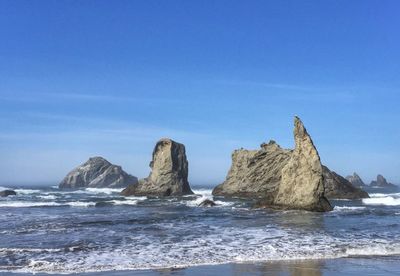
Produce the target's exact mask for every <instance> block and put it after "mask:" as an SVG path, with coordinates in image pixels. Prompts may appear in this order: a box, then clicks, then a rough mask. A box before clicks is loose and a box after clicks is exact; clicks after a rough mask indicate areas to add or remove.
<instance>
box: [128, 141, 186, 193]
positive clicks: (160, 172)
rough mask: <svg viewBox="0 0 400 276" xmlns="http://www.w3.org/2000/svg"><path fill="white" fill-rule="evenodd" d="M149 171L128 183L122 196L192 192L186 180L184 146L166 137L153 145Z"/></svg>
mask: <svg viewBox="0 0 400 276" xmlns="http://www.w3.org/2000/svg"><path fill="white" fill-rule="evenodd" d="M150 168H151V173H150V175H149V176H148V177H147V178H144V179H140V181H139V183H137V184H133V185H129V186H128V187H127V188H126V189H124V190H123V191H122V192H121V194H122V195H124V196H131V195H135V196H160V197H164V196H181V195H188V194H193V192H192V190H191V189H190V186H189V182H188V161H187V158H186V151H185V146H184V145H183V144H181V143H178V142H175V141H173V140H171V139H168V138H163V139H161V140H159V141H158V142H157V144H156V146H155V147H154V150H153V157H152V161H151V162H150Z"/></svg>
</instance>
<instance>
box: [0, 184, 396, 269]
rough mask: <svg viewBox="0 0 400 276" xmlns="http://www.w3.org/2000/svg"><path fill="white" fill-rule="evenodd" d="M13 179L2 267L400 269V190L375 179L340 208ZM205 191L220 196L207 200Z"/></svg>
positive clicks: (1, 240) (201, 190)
mask: <svg viewBox="0 0 400 276" xmlns="http://www.w3.org/2000/svg"><path fill="white" fill-rule="evenodd" d="M8 188H11V189H14V190H15V191H16V192H17V194H18V195H17V196H10V197H6V198H0V273H23V274H26V273H39V274H40V273H55V274H61V273H63V274H64V273H94V274H107V273H110V272H113V273H116V272H118V273H119V274H121V275H128V274H129V273H128V272H131V273H139V272H140V273H151V275H152V274H158V273H161V274H163V273H164V272H165V271H175V270H179V271H186V272H185V273H189V272H190V271H191V272H192V273H189V274H193V275H195V274H196V273H197V275H202V274H207V273H205V272H206V271H216V274H218V275H221V273H222V274H225V273H223V272H221V270H222V271H225V272H227V274H229V271H231V270H232V269H233V268H240V269H241V268H243V267H249V266H250V267H252V268H253V269H256V268H257V267H260V266H261V267H262V268H263V269H265V267H267V268H271V269H274V264H280V265H281V266H283V267H285V268H286V269H287V268H288V267H290V264H293V263H294V264H299V263H300V264H304V263H306V264H307V265H309V264H310V262H311V266H312V267H314V265H313V264H314V263H316V264H321V263H324V264H331V266H332V267H334V268H335V269H336V268H338V267H339V268H340V267H342V268H343V269H345V267H346V265H340V263H345V264H347V268H349V267H351V266H349V265H348V262H349V260H356V261H355V262H357V261H358V262H360V260H363V261H365V262H367V263H368V261H369V264H371V260H380V261H379V263H380V264H382V262H390V267H392V268H393V269H394V270H393V271H397V272H399V271H400V265H399V263H400V262H399V259H400V258H399V256H400V193H399V192H396V193H394V192H390V191H384V190H380V189H371V190H369V193H370V196H371V198H369V199H363V200H333V201H331V203H332V204H333V205H334V206H335V207H334V210H333V211H332V212H328V213H312V212H306V211H277V210H259V209H252V208H251V206H252V203H253V202H252V201H250V200H242V199H224V198H219V197H217V198H213V196H212V195H211V188H208V187H201V186H197V187H196V186H195V187H192V188H193V190H194V192H195V195H190V196H183V197H171V198H165V199H159V198H147V197H123V196H120V195H119V192H120V191H121V189H108V188H104V189H100V188H98V189H97V188H87V189H84V190H73V191H62V190H59V189H58V188H57V187H56V186H53V187H41V188H38V187H23V188H21V187H20V188H15V187H0V190H3V189H8ZM205 199H214V200H215V202H216V203H217V206H215V207H198V205H199V203H201V202H202V201H203V200H205ZM337 263H339V265H337ZM350 263H351V262H350ZM260 264H265V265H260ZM282 264H283V265H282ZM285 264H286V265H285ZM297 267H298V265H297ZM372 267H375V268H376V264H375V265H372ZM275 268H276V267H275ZM181 269H183V270H181ZM199 269H200V270H199ZM240 269H239V270H240ZM160 271H161V272H160ZM163 271H164V272H163ZM232 271H233V270H232ZM360 271H361V270H360ZM123 272H125V274H124V273H123ZM202 272H204V273H202ZM126 273H128V274H126ZM185 273H183V274H177V275H189V274H185ZM232 273H233V274H235V273H234V272H232ZM390 273H391V272H390ZM390 273H388V274H387V275H393V274H390ZM211 274H212V273H211ZM211 274H209V275H211ZM328 274H329V273H328ZM328 274H327V275H328ZM361 274H362V273H361ZM361 274H360V275H361ZM129 275H130V274H129ZM138 275H139V274H138ZM146 275H150V274H146ZM260 275H262V273H261V274H260ZM284 275H286V274H284ZM288 275H292V274H290V273H289V274H288ZM304 275H306V274H304ZM318 275H320V274H318ZM382 275H386V274H384V273H383V274H382Z"/></svg>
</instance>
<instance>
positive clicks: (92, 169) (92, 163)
mask: <svg viewBox="0 0 400 276" xmlns="http://www.w3.org/2000/svg"><path fill="white" fill-rule="evenodd" d="M137 181H138V180H137V178H136V177H135V176H132V175H129V174H127V173H126V172H124V171H123V170H122V168H121V167H120V166H116V165H113V164H111V163H110V162H108V161H107V160H106V159H104V158H103V157H92V158H89V160H88V161H86V162H85V163H84V164H82V165H80V166H79V167H77V168H75V169H74V170H72V171H71V172H70V173H68V174H67V176H66V177H65V178H64V179H63V180H62V181H61V183H60V184H59V188H60V189H65V188H73V189H76V188H87V187H91V188H105V187H107V188H122V187H127V186H128V185H129V184H135V183H137Z"/></svg>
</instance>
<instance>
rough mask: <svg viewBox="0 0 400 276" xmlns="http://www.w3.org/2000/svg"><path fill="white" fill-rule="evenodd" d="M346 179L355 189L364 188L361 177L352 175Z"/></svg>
mask: <svg viewBox="0 0 400 276" xmlns="http://www.w3.org/2000/svg"><path fill="white" fill-rule="evenodd" d="M346 179H347V180H348V181H349V182H350V183H351V184H352V185H353V186H355V187H359V188H360V187H364V186H366V185H365V183H364V181H362V179H361V177H360V176H359V175H358V174H357V173H353V175H349V176H346Z"/></svg>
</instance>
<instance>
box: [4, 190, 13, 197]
mask: <svg viewBox="0 0 400 276" xmlns="http://www.w3.org/2000/svg"><path fill="white" fill-rule="evenodd" d="M11 195H17V193H16V192H15V191H13V190H4V191H1V192H0V197H7V196H11Z"/></svg>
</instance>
